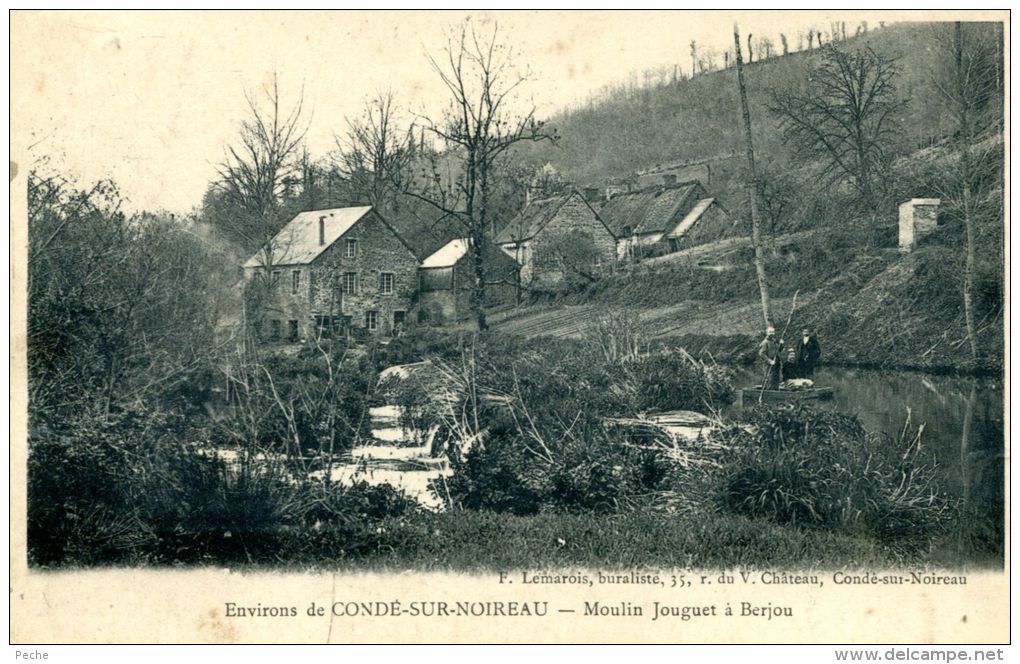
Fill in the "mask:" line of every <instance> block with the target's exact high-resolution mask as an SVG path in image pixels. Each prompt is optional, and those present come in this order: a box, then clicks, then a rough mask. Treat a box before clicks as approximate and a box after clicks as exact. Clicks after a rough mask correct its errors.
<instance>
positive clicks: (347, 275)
mask: <svg viewBox="0 0 1020 664" xmlns="http://www.w3.org/2000/svg"><path fill="white" fill-rule="evenodd" d="M340 285H341V287H342V288H343V292H344V295H357V293H358V273H357V272H344V273H343V276H342V277H341V278H340Z"/></svg>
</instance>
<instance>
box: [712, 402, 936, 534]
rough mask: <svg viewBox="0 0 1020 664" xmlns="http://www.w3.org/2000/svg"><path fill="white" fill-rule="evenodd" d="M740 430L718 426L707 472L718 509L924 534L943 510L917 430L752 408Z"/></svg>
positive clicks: (866, 530) (869, 531)
mask: <svg viewBox="0 0 1020 664" xmlns="http://www.w3.org/2000/svg"><path fill="white" fill-rule="evenodd" d="M749 424H750V427H749V428H733V429H731V430H729V431H727V432H725V433H724V434H722V435H724V436H728V437H729V441H728V442H729V447H730V452H729V455H728V458H727V459H726V462H725V463H724V465H723V466H722V469H721V471H720V473H719V476H718V479H717V491H718V493H717V495H718V500H719V504H720V506H721V507H722V508H723V509H725V510H726V511H729V512H733V513H737V514H743V515H746V516H749V517H753V518H760V519H767V520H769V521H773V522H776V523H783V524H791V525H799V526H811V527H825V528H832V529H837V528H838V529H841V530H845V531H848V532H862V533H867V534H869V535H872V536H875V537H878V538H880V539H883V540H895V539H901V538H914V539H921V540H924V539H926V538H927V537H928V536H930V535H931V534H932V533H933V532H934V531H936V530H937V529H938V528H940V527H941V526H943V525H945V522H946V521H947V519H948V517H949V516H950V504H949V501H948V499H947V498H946V497H945V496H944V495H942V494H941V493H940V492H939V491H938V490H937V487H936V485H935V477H934V468H933V466H931V465H929V464H928V463H927V462H926V460H925V459H924V458H923V457H922V455H921V452H920V441H921V433H920V431H917V430H912V429H910V428H909V427H908V428H906V429H905V430H904V432H903V434H902V435H901V438H900V440H890V439H889V438H888V437H886V436H880V435H875V434H869V433H867V432H866V431H865V430H864V428H863V427H862V426H861V424H860V422H859V420H857V418H855V417H852V416H848V415H843V414H840V413H834V412H829V411H816V410H811V409H808V408H803V407H801V408H796V409H768V408H763V407H759V408H758V409H756V410H754V411H752V413H751V414H750V417H749Z"/></svg>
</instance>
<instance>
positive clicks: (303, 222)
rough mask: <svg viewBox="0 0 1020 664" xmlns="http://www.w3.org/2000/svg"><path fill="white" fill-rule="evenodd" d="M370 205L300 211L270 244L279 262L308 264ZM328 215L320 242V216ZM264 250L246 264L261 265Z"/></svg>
mask: <svg viewBox="0 0 1020 664" xmlns="http://www.w3.org/2000/svg"><path fill="white" fill-rule="evenodd" d="M371 209H372V208H371V207H370V206H363V207H348V208H332V209H329V210H308V211H306V212H299V213H298V214H297V216H295V217H294V218H293V219H291V220H290V221H289V222H288V223H287V225H286V226H284V227H283V228H281V229H280V232H279V233H277V234H276V235H275V236H274V237H273V239H272V240H270V243H271V245H272V247H273V251H272V261H273V263H274V264H275V265H307V264H308V263H311V262H312V261H314V260H315V259H316V258H318V257H319V254H321V253H322V252H323V251H325V250H326V249H328V248H329V247H330V245H332V244H333V243H334V242H336V241H337V240H339V239H340V238H341V237H342V236H343V235H344V233H346V232H347V231H349V230H350V229H351V227H352V226H354V224H356V223H357V222H358V221H359V220H360V219H361V218H362V217H364V216H365V215H366V214H367V213H368V211H369V210H371ZM320 217H325V218H326V224H325V231H326V232H325V242H324V243H322V244H320V243H319V218H320ZM263 257H264V252H263V251H262V250H261V249H260V250H259V251H258V252H257V253H256V254H255V255H254V256H252V257H251V258H249V259H248V261H247V262H246V263H245V264H244V266H245V267H260V266H261V265H262V264H263Z"/></svg>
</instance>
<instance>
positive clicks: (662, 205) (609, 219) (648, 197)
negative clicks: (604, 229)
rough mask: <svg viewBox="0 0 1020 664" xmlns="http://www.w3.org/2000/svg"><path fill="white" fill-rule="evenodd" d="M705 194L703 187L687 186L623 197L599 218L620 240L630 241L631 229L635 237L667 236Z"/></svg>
mask: <svg viewBox="0 0 1020 664" xmlns="http://www.w3.org/2000/svg"><path fill="white" fill-rule="evenodd" d="M703 193H704V189H703V188H702V187H701V185H700V184H699V183H697V182H684V183H681V184H679V185H677V186H675V187H668V188H666V189H663V188H661V187H654V188H648V189H642V190H641V191H635V192H630V193H626V194H619V195H617V196H613V197H612V198H610V199H609V200H608V201H606V202H605V203H604V204H603V205H602V207H601V208H599V216H600V217H602V219H603V221H605V223H606V225H607V226H609V230H611V231H612V232H613V234H614V235H616V237H626V236H627V235H628V233H625V232H624V230H625V229H627V228H629V229H630V233H631V234H634V235H641V234H645V233H664V232H666V231H667V230H669V229H670V228H672V227H673V226H674V224H676V223H677V220H678V219H681V218H682V217H683V215H685V214H686V213H687V212H688V211H690V209H691V207H692V206H693V205H694V202H695V201H696V200H697V197H698V196H700V195H702V194H703Z"/></svg>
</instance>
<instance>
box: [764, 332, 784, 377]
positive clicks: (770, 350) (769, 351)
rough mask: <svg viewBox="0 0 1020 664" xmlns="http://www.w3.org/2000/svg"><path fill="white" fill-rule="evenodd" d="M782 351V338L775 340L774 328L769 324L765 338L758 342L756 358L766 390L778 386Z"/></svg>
mask: <svg viewBox="0 0 1020 664" xmlns="http://www.w3.org/2000/svg"><path fill="white" fill-rule="evenodd" d="M782 352H783V341H782V339H780V340H778V341H777V340H776V328H774V327H772V326H771V325H769V326H768V327H767V328H766V329H765V338H764V339H762V341H761V343H760V344H758V359H759V360H760V362H761V371H762V385H763V386H764V389H766V390H774V389H776V388H778V387H779V370H780V362H781V361H782V358H781V357H780V355H781V354H782Z"/></svg>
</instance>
